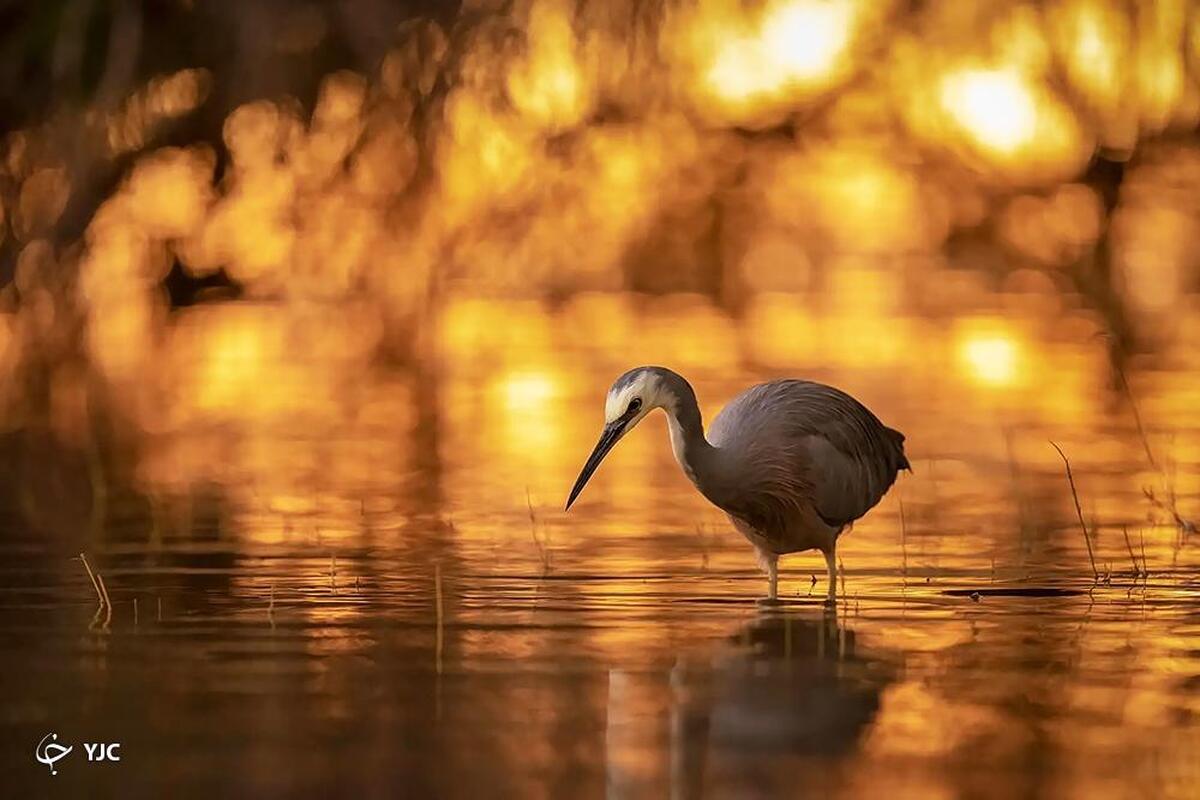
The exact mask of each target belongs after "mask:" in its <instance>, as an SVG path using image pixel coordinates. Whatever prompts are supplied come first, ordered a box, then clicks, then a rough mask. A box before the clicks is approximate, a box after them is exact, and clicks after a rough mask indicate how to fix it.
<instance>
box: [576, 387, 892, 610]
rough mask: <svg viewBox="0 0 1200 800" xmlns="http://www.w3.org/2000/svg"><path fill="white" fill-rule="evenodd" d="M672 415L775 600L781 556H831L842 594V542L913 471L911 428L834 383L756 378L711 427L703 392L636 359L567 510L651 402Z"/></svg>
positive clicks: (693, 473) (679, 456) (698, 483)
mask: <svg viewBox="0 0 1200 800" xmlns="http://www.w3.org/2000/svg"><path fill="white" fill-rule="evenodd" d="M658 408H661V409H662V410H663V411H664V412H665V413H666V416H667V427H668V431H669V433H670V439H671V452H672V453H673V454H674V455H675V460H676V461H677V462H679V466H680V467H681V468H682V469H683V472H684V474H685V475H686V476H687V478H688V480H690V481H691V482H692V484H693V485H695V487H696V488H697V489H698V490H699V491H700V494H702V495H704V497H705V498H706V499H707V500H708V501H709V502H711V503H712V504H713V505H715V506H716V507H717V508H719V509H721V510H722V511H724V512H725V514H726V515H727V516H728V517H729V519H730V521H731V522H732V524H733V527H734V528H735V529H736V530H737V531H738V532H740V533H741V534H742V535H743V536H745V537H746V539H748V540H749V541H750V544H752V545H753V546H754V549H755V551H756V553H757V556H758V562H759V565H760V566H761V567H762V569H763V571H765V572H766V573H767V587H768V588H767V601H768V602H777V598H778V593H779V557H780V556H781V555H785V554H787V553H796V552H800V551H803V550H819V551H820V552H821V553H822V554H823V555H824V556H825V565H826V568H827V571H828V576H829V593H828V598H827V601H826V602H827V603H828V604H829V605H833V604H835V602H836V597H837V594H836V586H837V573H838V568H837V553H836V551H837V541H838V537H839V536H840V535H841V534H842V533H843V532H844V531H846V530H848V529H849V528H850V527H851V526H852V525H853V523H854V521H855V520H857V519H859V518H860V517H862V516H863V515H865V514H866V513H867V512H868V511H870V510H871V509H872V508H874V507H875V505H876V504H877V503H878V502H879V501H880V499H882V498H883V496H884V495H885V494H886V493H887V491H888V489H890V488H891V487H892V484H893V483H895V481H896V476H897V475H898V474H899V472H900V470H910V471H911V467H910V466H909V463H908V459H907V457H905V454H904V434H902V433H900V432H899V431H897V430H893V429H892V428H889V427H887V426H886V425H884V424H883V423H882V422H880V421H879V418H878V417H876V416H875V415H874V414H872V413H871V412H870V411H869V410H868V409H867V407H866V406H864V405H863V404H862V403H860V402H858V401H857V400H855V399H854V398H853V397H851V396H850V395H848V394H846V393H845V392H843V391H841V390H839V389H835V388H834V387H832V386H826V385H825V384H821V383H816V382H814V381H807V380H795V379H783V380H773V381H768V382H767V383H760V384H757V385H755V386H751V387H750V388H749V389H746V390H745V391H743V392H742V393H741V394H739V395H737V396H736V397H734V398H733V400H731V401H730V402H729V404H728V405H726V406H725V408H723V409H722V410H721V412H720V413H719V414H717V416H716V418H715V419H714V420H713V422H712V425H711V426H710V427H709V429H708V434H707V436H706V435H705V431H704V423H703V420H702V418H701V416H700V405H699V403H698V402H697V401H696V392H695V391H694V390H693V389H692V386H691V384H690V383H688V382H687V380H686V379H684V378H683V376H681V375H679V374H678V373H676V372H673V371H671V370H669V369H667V368H665V367H654V366H646V367H637V368H635V369H631V370H629V371H628V372H626V373H625V374H623V375H621V377H619V378H617V380H616V381H615V382H614V383H613V385H612V388H611V389H609V390H608V396H607V398H606V400H605V404H604V420H605V424H604V430H603V432H602V433H601V434H600V440H599V441H598V442H597V443H596V446H595V448H594V449H593V450H592V453H591V455H590V456H588V459H587V461H586V462H585V463H584V465H583V469H582V470H581V471H580V473H579V478H578V479H577V480H576V481H575V485H574V486H573V487H572V489H571V494H570V496H569V497H568V498H567V505H566V508H567V510H570V508H571V505H572V504H573V503H574V502H575V499H576V498H577V497H579V493H580V492H582V491H583V487H584V486H586V485H587V482H588V480H589V479H590V478H591V477H592V474H593V473H594V472H595V471H596V468H597V467H599V466H600V462H601V461H603V460H604V457H605V456H606V455H607V454H608V452H609V451H610V450H612V449H613V447H614V446H615V445H616V444H617V442H619V441H620V440H621V439H622V438H623V437H624V436H625V434H627V433H629V431H631V430H633V428H634V427H635V426H637V424H638V423H639V422H641V421H642V420H643V419H644V418H645V417H646V415H647V414H649V413H650V412H651V411H653V410H655V409H658Z"/></svg>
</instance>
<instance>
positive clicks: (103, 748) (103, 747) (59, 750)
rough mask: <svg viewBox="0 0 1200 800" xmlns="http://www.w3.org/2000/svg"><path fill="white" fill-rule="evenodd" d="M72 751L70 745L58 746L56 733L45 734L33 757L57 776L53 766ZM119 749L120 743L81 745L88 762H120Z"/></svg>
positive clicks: (89, 743)
mask: <svg viewBox="0 0 1200 800" xmlns="http://www.w3.org/2000/svg"><path fill="white" fill-rule="evenodd" d="M74 749H75V748H74V747H72V746H70V745H61V744H59V743H58V734H57V733H47V734H46V735H45V736H43V737H42V740H41V741H40V742H38V746H37V749H36V750H34V751H33V755H34V757H35V758H37V760H38V762H39V763H42V764H45V765H46V766H47V767H49V768H50V774H51V775H57V774H58V770H57V769H55V767H54V765H55V764H57V763H58V762H59V761H61V760H62V759H64V758H66V757H67V756H68V755H70V754H71V751H72V750H74ZM120 749H121V743H120V742H84V743H83V751H84V753H86V754H87V760H88V761H113V762H116V761H120V760H121V755H120V753H118V752H117V751H118V750H120Z"/></svg>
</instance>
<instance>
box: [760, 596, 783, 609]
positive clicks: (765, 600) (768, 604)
mask: <svg viewBox="0 0 1200 800" xmlns="http://www.w3.org/2000/svg"><path fill="white" fill-rule="evenodd" d="M758 605H759V606H760V607H762V608H779V607H780V606H782V605H783V601H782V600H780V599H779V598H778V597H760V598H758Z"/></svg>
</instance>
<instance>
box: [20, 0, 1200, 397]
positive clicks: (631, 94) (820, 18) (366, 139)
mask: <svg viewBox="0 0 1200 800" xmlns="http://www.w3.org/2000/svg"><path fill="white" fill-rule="evenodd" d="M0 19H2V20H3V21H4V23H5V24H4V25H3V26H2V29H3V30H4V34H3V39H2V40H0V109H2V110H3V120H4V126H5V129H6V131H7V132H6V133H5V135H4V139H3V144H2V146H0V222H2V226H0V374H3V375H6V376H19V377H21V378H22V379H21V380H16V381H8V382H7V385H8V386H9V387H17V388H7V389H4V390H0V402H5V403H7V404H8V406H7V407H8V408H9V409H10V411H12V412H13V418H14V419H16V418H20V417H21V416H22V413H21V412H20V411H19V410H17V409H20V408H25V410H26V411H28V410H29V408H36V407H40V408H44V407H53V406H54V402H55V401H54V400H53V398H54V397H71V396H74V393H76V392H77V391H83V390H78V389H77V388H72V387H80V386H87V385H90V384H92V383H93V382H98V383H100V384H102V385H104V386H105V387H107V388H108V391H110V393H111V394H112V395H113V396H115V397H119V398H121V404H122V405H123V406H125V407H127V410H128V413H130V414H132V415H133V416H134V417H136V418H138V419H142V420H146V419H153V418H155V414H162V413H165V412H163V410H162V409H163V405H162V402H161V398H158V399H155V398H156V397H158V394H157V393H159V392H161V391H162V387H163V386H171V387H175V388H174V389H173V391H179V389H178V387H180V386H198V387H207V388H205V389H204V390H203V391H202V390H200V389H196V391H195V392H193V393H192V394H191V395H190V396H192V397H193V398H196V397H199V398H201V399H200V400H196V402H197V403H198V404H199V405H200V406H201V407H204V405H205V403H204V401H203V400H202V398H203V397H205V396H219V397H226V400H225V401H223V402H225V403H226V404H227V405H236V404H237V403H238V402H242V401H238V400H235V399H234V398H240V397H242V396H243V395H242V392H243V391H245V390H246V388H245V387H243V388H238V389H236V390H234V389H230V388H229V387H225V389H222V388H221V387H222V383H221V375H222V374H224V373H222V371H221V369H222V368H221V367H219V366H217V367H212V366H209V367H204V366H197V365H205V364H208V365H212V364H217V365H220V364H223V363H225V362H226V361H227V360H228V358H229V357H230V354H231V353H234V354H237V353H241V354H250V355H248V356H247V357H248V358H250V359H251V361H253V359H254V358H257V357H259V356H261V355H262V354H264V353H276V352H278V353H285V352H301V351H299V350H298V349H297V348H298V347H300V346H303V348H305V349H304V350H303V351H302V352H303V353H304V354H305V356H306V357H310V358H317V359H329V360H331V362H333V363H337V364H340V365H342V366H341V367H339V371H338V372H336V373H333V374H336V375H339V376H340V377H339V378H328V380H341V379H345V378H346V377H347V376H348V375H351V374H355V373H356V372H360V371H361V367H362V365H363V364H365V363H366V362H368V361H370V360H371V359H374V358H377V357H378V356H379V355H380V354H381V353H393V354H401V355H402V356H404V357H409V356H411V355H413V354H414V353H420V352H422V351H423V349H427V348H430V347H435V346H436V345H431V344H430V341H431V338H432V337H433V336H434V334H433V333H432V332H433V331H436V330H437V329H438V328H437V326H436V325H435V324H434V322H435V318H436V311H437V309H438V308H439V307H441V305H442V304H443V303H444V301H445V300H446V299H447V298H451V297H464V296H465V297H480V296H482V297H508V298H512V297H528V298H539V299H549V300H557V301H561V300H562V299H563V298H567V297H570V296H574V295H577V294H579V293H581V292H594V291H602V292H614V291H630V290H632V291H636V292H640V293H647V294H669V293H679V292H690V293H699V294H701V295H703V296H706V297H708V298H710V299H711V301H712V302H713V303H714V304H715V305H717V306H718V307H720V308H723V309H725V310H727V311H729V312H731V313H734V314H739V315H743V316H746V315H749V314H752V313H753V311H754V309H755V308H761V307H762V304H763V303H764V302H769V301H770V298H771V297H774V296H776V295H778V294H780V293H784V294H789V295H794V296H797V297H799V296H801V295H803V296H808V297H817V298H825V299H826V300H827V301H828V302H834V303H838V302H859V303H864V302H867V301H868V300H870V301H871V302H874V303H875V305H873V306H871V308H872V313H875V314H876V315H884V314H891V315H893V316H894V315H895V314H897V313H908V314H915V315H923V316H934V317H937V316H944V317H945V316H948V317H953V316H955V315H957V314H961V313H964V312H971V313H979V312H983V313H992V314H1000V315H1003V314H1005V313H1009V312H1010V311H1011V305H1012V304H1011V303H1009V304H1008V306H1006V305H1005V304H1006V303H1008V301H1006V300H1004V297H1005V296H1006V295H1008V294H1012V293H1013V292H1016V293H1017V294H1019V295H1020V296H1021V297H1024V298H1026V299H1025V300H1022V301H1020V302H1022V303H1024V304H1025V307H1026V308H1029V309H1042V313H1048V312H1046V309H1051V308H1057V307H1059V301H1057V300H1051V301H1046V300H1045V299H1044V298H1045V297H1047V296H1049V295H1053V296H1055V297H1074V296H1075V295H1077V294H1078V295H1080V296H1082V297H1083V298H1084V302H1086V303H1087V304H1088V305H1089V306H1090V307H1091V308H1093V309H1094V310H1095V313H1096V314H1097V315H1098V317H1099V318H1100V320H1101V321H1102V322H1101V328H1102V329H1103V330H1104V331H1105V332H1106V333H1107V334H1108V335H1109V337H1110V339H1111V340H1112V341H1113V342H1114V344H1115V345H1116V346H1117V347H1118V348H1120V349H1125V348H1126V347H1128V346H1129V345H1130V344H1131V343H1134V342H1135V341H1137V342H1139V343H1140V346H1143V347H1152V346H1153V343H1154V342H1156V341H1162V340H1170V339H1171V338H1172V337H1177V336H1178V335H1179V329H1178V326H1177V325H1176V323H1175V321H1176V320H1177V319H1178V316H1179V314H1180V313H1181V311H1182V309H1183V308H1184V304H1186V302H1187V299H1186V298H1187V297H1189V295H1190V294H1191V293H1192V292H1193V291H1194V290H1195V288H1196V284H1197V274H1198V269H1197V261H1196V256H1195V255H1194V253H1196V252H1200V249H1198V248H1197V247H1196V244H1197V239H1198V238H1200V213H1197V212H1198V211H1200V209H1197V207H1196V201H1195V199H1194V198H1195V197H1197V196H1200V195H1198V194H1197V189H1200V149H1198V148H1197V141H1196V136H1195V131H1196V125H1197V120H1198V119H1200V86H1198V84H1197V78H1198V77H1200V68H1198V64H1200V55H1198V53H1200V14H1198V13H1197V11H1196V9H1194V8H1193V7H1192V6H1191V5H1190V4H1187V3H1184V2H1181V1H1179V2H1171V1H1169V0H1164V1H1163V2H1157V3H1141V4H1126V3H1121V2H1116V0H1057V1H1056V2H1051V3H1039V4H1032V3H1025V2H997V3H960V2H956V1H955V0H942V1H940V2H925V3H905V2H900V1H899V0H890V1H889V2H869V1H868V0H760V1H758V2H750V1H749V0H747V1H746V2H741V1H740V0H698V1H697V2H688V3H684V2H666V1H665V0H662V1H656V2H640V1H638V0H621V1H620V2H568V0H523V1H522V2H512V3H499V2H467V3H464V4H463V5H462V6H461V7H451V6H449V5H444V4H439V3H432V2H430V3H426V4H417V3H390V2H386V0H340V2H323V3H317V2H291V1H290V0H288V1H285V0H224V1H222V0H214V1H213V2H188V1H187V0H156V1H155V2H145V3H135V2H131V1H130V2H111V3H108V2H95V1H94V0H58V1H57V2H46V3H40V4H24V3H22V4H17V3H10V4H8V5H7V6H6V7H4V8H3V9H2V10H0ZM963 273H969V274H970V275H974V276H977V277H978V280H975V281H974V283H971V282H970V281H967V282H964V281H963V279H962V278H961V277H959V276H961V275H962V274H963ZM966 285H971V286H973V287H974V288H973V289H972V290H970V291H965V290H962V288H961V287H962V286H966ZM954 287H959V288H954ZM847 292H849V294H847ZM235 297H240V298H242V300H243V302H244V303H247V302H253V303H255V304H256V305H254V306H253V307H252V308H253V310H248V309H240V310H237V311H236V312H231V313H229V314H212V313H206V314H184V313H180V311H179V310H180V309H181V308H185V307H188V306H191V305H193V304H195V303H208V302H210V301H213V302H216V301H222V300H229V299H231V298H235ZM872 298H874V299H873V300H872ZM1036 298H1042V299H1036ZM333 309H338V311H334V310H333ZM314 325H317V326H319V327H317V328H314ZM429 352H432V351H429ZM987 352H991V351H990V350H989V351H987ZM997 352H999V351H997ZM256 354H257V355H256ZM206 369H207V370H209V371H207V372H206V371H205V370H206ZM213 370H215V372H214V371H213ZM147 375H155V376H158V379H157V380H156V381H154V382H147V381H146V376H147ZM148 383H153V384H154V385H148ZM39 387H40V388H39ZM226 390H228V392H232V393H231V394H230V393H228V392H227V393H226V394H225V395H223V394H222V392H223V391H226ZM213 393H215V395H214V394H213ZM83 394H85V395H86V394H88V392H87V391H83ZM213 402H215V401H213ZM151 409H158V410H157V411H155V412H152V411H151ZM147 415H149V416H147Z"/></svg>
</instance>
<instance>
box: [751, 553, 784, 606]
mask: <svg viewBox="0 0 1200 800" xmlns="http://www.w3.org/2000/svg"><path fill="white" fill-rule="evenodd" d="M754 551H755V553H756V554H757V555H758V565H759V566H760V567H762V568H763V570H764V571H765V572H766V573H767V597H766V600H765V601H764V602H766V603H774V602H776V601H777V600H778V599H779V556H777V555H775V554H774V553H771V552H768V551H766V550H763V549H762V548H759V547H757V546H756V547H755V548H754Z"/></svg>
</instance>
